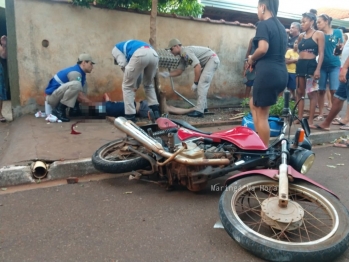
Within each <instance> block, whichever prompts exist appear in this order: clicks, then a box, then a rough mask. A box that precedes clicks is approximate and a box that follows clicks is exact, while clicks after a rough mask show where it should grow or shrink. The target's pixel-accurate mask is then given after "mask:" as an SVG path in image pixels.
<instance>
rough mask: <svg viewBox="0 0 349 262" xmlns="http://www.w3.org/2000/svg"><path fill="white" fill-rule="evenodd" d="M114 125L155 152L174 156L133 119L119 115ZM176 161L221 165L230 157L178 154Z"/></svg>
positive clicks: (163, 155)
mask: <svg viewBox="0 0 349 262" xmlns="http://www.w3.org/2000/svg"><path fill="white" fill-rule="evenodd" d="M114 125H115V126H116V128H117V129H119V130H120V131H122V132H124V133H126V134H127V135H129V136H131V137H132V138H134V139H135V140H137V141H138V142H139V143H141V144H142V145H143V146H145V147H146V148H147V149H149V150H151V151H153V152H155V153H156V154H159V155H161V156H162V157H164V158H170V157H173V154H172V153H170V152H166V151H165V149H164V148H163V146H162V145H161V144H160V143H159V142H157V141H156V140H155V139H153V138H152V137H150V136H148V135H147V134H146V133H145V131H143V130H142V129H141V128H139V127H138V126H137V125H135V124H134V123H133V122H132V121H127V120H126V119H125V118H124V117H118V118H116V119H115V120H114ZM174 161H176V162H178V163H181V164H184V165H192V166H207V165H210V166H211V165H212V166H220V165H228V164H229V163H230V161H229V159H226V158H225V159H190V158H186V157H184V156H181V155H177V156H175V157H174Z"/></svg>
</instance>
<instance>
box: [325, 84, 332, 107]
mask: <svg viewBox="0 0 349 262" xmlns="http://www.w3.org/2000/svg"><path fill="white" fill-rule="evenodd" d="M332 99H333V96H332V95H331V92H330V90H329V89H326V100H327V108H328V109H330V108H331V107H332ZM325 105H326V101H325Z"/></svg>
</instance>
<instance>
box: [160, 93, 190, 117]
mask: <svg viewBox="0 0 349 262" xmlns="http://www.w3.org/2000/svg"><path fill="white" fill-rule="evenodd" d="M161 101H162V103H163V106H164V108H165V111H166V112H168V113H170V114H174V115H185V114H188V113H190V112H192V111H195V107H192V108H178V107H174V106H170V105H168V104H167V101H166V97H164V96H163V97H162V99H161Z"/></svg>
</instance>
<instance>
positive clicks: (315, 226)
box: [92, 92, 349, 261]
mask: <svg viewBox="0 0 349 262" xmlns="http://www.w3.org/2000/svg"><path fill="white" fill-rule="evenodd" d="M294 111H295V110H294V109H293V112H291V110H290V109H289V92H285V105H284V110H283V117H284V125H283V129H282V132H281V134H280V136H279V137H278V138H276V139H275V140H274V142H273V143H272V144H271V146H269V147H268V148H267V147H266V146H265V145H264V143H263V142H262V141H261V139H260V138H259V136H258V135H257V134H256V133H255V132H254V131H252V130H251V129H249V128H247V127H243V126H241V127H235V128H232V129H230V130H226V131H219V132H214V133H210V132H203V131H200V130H198V129H196V128H195V127H193V126H191V125H189V124H188V123H186V122H184V121H181V120H175V119H168V118H159V119H157V120H156V123H155V124H150V125H145V126H137V125H136V124H134V123H133V122H131V121H127V120H126V119H125V118H123V117H119V118H117V119H115V121H114V125H115V126H116V127H117V128H118V129H119V130H121V131H122V132H124V133H125V134H127V136H126V137H125V138H122V139H119V140H116V141H112V142H110V143H108V144H106V145H104V146H102V147H101V148H100V149H98V150H97V151H96V152H95V153H94V154H93V156H92V163H93V165H94V167H95V168H96V169H97V170H100V171H102V172H106V173H126V172H132V174H131V175H130V179H138V180H146V181H151V182H155V183H158V184H161V185H166V186H167V187H172V186H174V185H178V184H179V185H182V186H185V187H187V188H188V189H189V190H191V191H200V190H202V189H204V188H205V187H206V186H207V183H208V181H209V180H211V179H215V178H218V177H221V176H225V175H227V174H228V173H230V172H233V171H243V172H242V173H239V174H237V175H234V176H232V177H230V178H228V180H227V181H226V185H225V187H224V189H225V191H224V192H223V194H222V196H221V198H220V201H219V214H220V218H221V221H222V224H223V226H224V228H225V230H226V231H227V232H228V234H229V235H230V236H231V237H232V238H234V239H235V240H236V241H237V242H238V243H239V244H240V245H241V246H243V247H244V248H246V249H247V250H249V251H250V252H252V253H253V254H255V255H257V256H259V257H262V258H264V259H267V260H270V261H332V260H333V259H334V258H335V257H337V256H339V255H340V254H342V253H343V252H344V251H345V250H346V249H347V246H348V237H349V216H348V211H347V209H346V208H345V207H344V206H343V205H342V204H341V203H340V201H339V200H338V198H337V197H336V196H335V195H334V194H333V193H332V192H331V191H329V190H328V189H326V188H324V187H323V186H321V185H319V184H317V183H316V182H315V181H313V180H311V179H310V178H308V177H306V176H304V174H306V173H307V172H308V171H309V169H310V168H311V166H312V165H313V162H314V159H315V154H314V153H313V152H312V151H311V143H310V141H309V140H308V138H307V137H308V136H309V135H310V129H309V126H308V123H307V120H306V119H301V120H300V123H301V125H302V128H299V129H298V130H297V131H296V133H295V135H294V138H293V139H292V140H291V139H290V128H289V129H288V126H291V124H292V122H293V118H294V117H295V112H294ZM287 130H288V131H289V135H288V138H286V136H285V134H286V131H287Z"/></svg>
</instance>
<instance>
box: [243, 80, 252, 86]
mask: <svg viewBox="0 0 349 262" xmlns="http://www.w3.org/2000/svg"><path fill="white" fill-rule="evenodd" d="M253 82H254V80H247V82H246V84H245V85H246V87H252V86H253Z"/></svg>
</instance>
